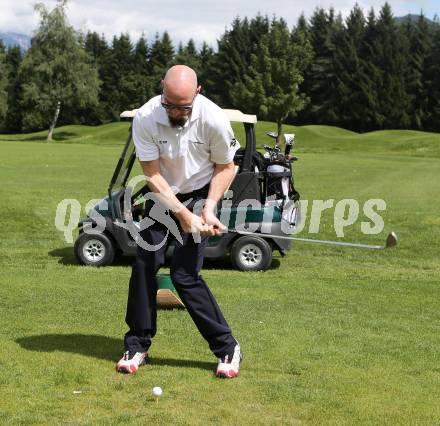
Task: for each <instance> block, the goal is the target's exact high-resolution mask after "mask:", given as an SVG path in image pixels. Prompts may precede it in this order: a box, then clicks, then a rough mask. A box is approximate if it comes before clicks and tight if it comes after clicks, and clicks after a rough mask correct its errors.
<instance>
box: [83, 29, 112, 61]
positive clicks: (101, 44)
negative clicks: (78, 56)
mask: <svg viewBox="0 0 440 426" xmlns="http://www.w3.org/2000/svg"><path fill="white" fill-rule="evenodd" d="M84 48H85V50H86V52H87V53H88V54H89V55H90V56H91V57H92V58H93V60H94V62H95V64H96V65H98V66H99V64H100V61H101V59H102V58H103V56H104V55H105V53H106V52H107V50H108V45H107V41H106V40H105V37H104V34H102V35H101V36H99V34H98V33H97V32H90V31H89V32H88V33H87V34H86V37H85V41H84Z"/></svg>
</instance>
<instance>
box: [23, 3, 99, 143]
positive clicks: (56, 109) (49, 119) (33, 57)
mask: <svg viewBox="0 0 440 426" xmlns="http://www.w3.org/2000/svg"><path fill="white" fill-rule="evenodd" d="M66 4H67V1H66V0H58V1H57V5H56V6H55V8H54V9H53V10H52V11H51V12H48V11H47V9H46V8H45V6H44V5H43V4H41V3H40V4H38V5H37V6H36V10H37V12H38V13H39V14H40V24H39V28H38V30H37V32H36V33H35V35H34V37H33V39H32V45H31V47H30V48H29V50H28V51H27V52H26V55H25V57H24V59H23V61H22V63H21V67H20V74H21V78H22V81H23V101H22V106H23V110H24V115H23V127H24V129H26V130H31V129H38V128H40V129H41V128H44V127H46V128H47V127H49V133H48V136H47V139H48V140H51V139H52V134H53V130H54V128H55V126H56V124H57V122H58V118H59V115H60V113H61V115H62V114H63V108H66V109H69V108H71V109H73V108H75V107H79V108H84V107H86V106H88V105H96V104H97V102H98V93H99V79H98V73H97V70H96V68H94V67H93V66H92V65H91V60H90V57H89V56H88V54H87V52H86V51H85V50H84V49H83V48H82V46H81V45H80V43H79V41H78V35H77V33H76V32H75V30H74V29H73V28H72V27H71V26H70V25H69V24H68V22H67V18H66V13H65V9H66Z"/></svg>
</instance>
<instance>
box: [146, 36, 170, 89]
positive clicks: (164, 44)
mask: <svg viewBox="0 0 440 426" xmlns="http://www.w3.org/2000/svg"><path fill="white" fill-rule="evenodd" d="M173 58H174V47H173V43H172V41H171V38H170V35H169V34H168V32H167V31H165V32H164V33H163V34H162V38H159V34H156V36H155V40H154V43H153V45H152V47H151V51H150V64H151V75H152V80H153V92H154V93H160V92H161V91H162V86H161V81H162V80H163V77H164V76H165V72H166V71H167V69H168V68H169V66H170V65H171V64H172V61H173Z"/></svg>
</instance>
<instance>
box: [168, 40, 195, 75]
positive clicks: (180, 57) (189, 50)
mask: <svg viewBox="0 0 440 426" xmlns="http://www.w3.org/2000/svg"><path fill="white" fill-rule="evenodd" d="M177 64H180V65H187V66H189V67H190V68H192V69H193V70H194V71H195V72H196V74H197V75H199V74H200V71H201V69H200V67H201V64H200V58H199V54H198V53H197V49H196V45H195V43H194V40H193V39H192V38H191V39H189V41H188V43H187V45H186V46H185V47H184V46H183V45H182V44H181V43H180V45H179V49H178V52H177V55H176V56H175V58H174V60H173V65H177Z"/></svg>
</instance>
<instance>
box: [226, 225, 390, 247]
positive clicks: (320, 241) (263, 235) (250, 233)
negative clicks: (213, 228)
mask: <svg viewBox="0 0 440 426" xmlns="http://www.w3.org/2000/svg"><path fill="white" fill-rule="evenodd" d="M228 232H236V233H237V234H242V235H255V236H259V237H270V238H274V239H276V238H278V239H282V240H294V241H304V242H307V243H316V244H331V245H336V246H347V247H358V248H366V249H372V250H383V249H386V248H391V247H394V246H395V245H397V235H396V234H395V232H390V233H389V234H388V237H387V239H386V241H385V245H383V246H378V245H371V244H360V243H346V242H343V241H330V240H314V239H311V238H300V237H289V236H284V235H274V234H262V233H259V232H247V231H240V230H237V229H228Z"/></svg>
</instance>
